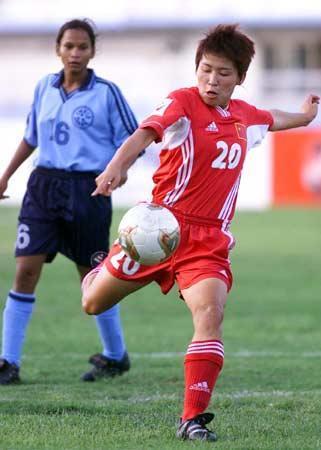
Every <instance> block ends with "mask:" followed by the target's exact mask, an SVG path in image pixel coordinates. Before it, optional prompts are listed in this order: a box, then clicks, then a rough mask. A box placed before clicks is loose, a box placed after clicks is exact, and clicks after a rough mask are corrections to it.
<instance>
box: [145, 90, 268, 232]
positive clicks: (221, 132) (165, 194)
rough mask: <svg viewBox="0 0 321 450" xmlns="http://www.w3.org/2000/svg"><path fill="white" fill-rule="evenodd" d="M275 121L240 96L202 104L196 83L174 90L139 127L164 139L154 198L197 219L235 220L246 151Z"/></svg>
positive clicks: (226, 221)
mask: <svg viewBox="0 0 321 450" xmlns="http://www.w3.org/2000/svg"><path fill="white" fill-rule="evenodd" d="M272 124H273V118H272V115H271V114H270V113H269V112H268V111H264V110H260V109H257V108H255V107H254V106H252V105H249V104H248V103H246V102H244V101H242V100H231V101H230V103H229V105H228V107H227V108H226V109H223V108H221V107H212V106H209V105H206V104H205V103H204V102H203V100H202V98H201V97H200V95H199V92H198V89H197V88H196V87H192V88H185V89H179V90H177V91H174V92H172V93H171V94H170V95H169V97H168V98H166V99H165V100H164V102H163V103H162V104H161V105H160V106H159V107H158V108H156V110H155V111H154V112H153V113H152V115H151V116H150V117H148V118H147V119H145V120H144V121H143V122H142V124H141V125H140V128H152V129H153V130H155V131H156V133H157V135H158V140H157V141H158V142H159V141H162V150H161V152H160V165H159V167H158V169H157V170H156V172H155V173H154V175H153V181H154V183H155V187H154V189H153V192H152V194H153V201H154V202H156V203H159V204H164V206H167V207H169V208H172V209H174V210H175V211H177V212H180V213H182V214H183V215H187V216H194V217H195V219H198V220H199V221H200V222H205V223H209V221H210V222H212V223H215V222H217V221H219V222H222V223H223V224H225V225H228V224H229V223H230V221H231V220H232V218H233V215H234V211H235V204H236V199H237V194H238V189H239V184H240V179H241V172H242V168H243V164H244V160H245V156H246V153H247V151H248V150H249V149H250V148H252V147H254V146H255V145H258V144H259V143H260V142H261V141H262V139H263V138H264V136H265V135H266V133H267V131H268V129H269V127H270V126H271V125H272Z"/></svg>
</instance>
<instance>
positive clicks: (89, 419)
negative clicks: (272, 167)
mask: <svg viewBox="0 0 321 450" xmlns="http://www.w3.org/2000/svg"><path fill="white" fill-rule="evenodd" d="M16 215H17V210H16V209H11V208H5V207H3V206H1V207H0V236H1V237H0V255H1V256H0V273H1V276H0V296H1V305H3V304H4V301H5V297H6V294H7V291H8V289H9V288H10V285H11V281H12V275H13V271H14V258H13V257H12V249H13V242H14V239H15V221H16ZM118 220H119V215H115V218H114V224H115V225H116V224H117V223H118ZM232 231H233V233H234V235H235V237H236V239H237V241H238V245H237V247H236V249H235V250H234V251H233V253H232V261H233V269H234V276H235V281H234V288H233V290H232V292H231V294H230V297H229V301H228V306H227V309H226V318H225V331H224V344H225V355H226V358H225V366H224V370H223V372H222V375H221V378H220V379H219V381H218V384H217V388H216V393H215V395H214V398H213V400H212V404H211V407H210V408H209V411H213V412H215V414H216V419H215V422H214V425H215V429H216V431H217V433H218V435H219V441H218V442H217V443H214V444H210V443H209V444H206V443H205V444H204V443H203V444H202V443H190V442H180V441H177V440H176V438H175V430H176V421H177V418H178V416H179V414H180V410H181V402H182V389H183V377H182V373H183V372H182V366H183V364H182V362H183V356H182V355H183V353H184V352H185V349H186V347H187V344H188V342H189V339H190V337H191V325H190V318H189V314H188V312H187V309H186V307H185V306H184V303H183V302H182V301H180V300H178V298H177V293H176V291H175V290H173V291H172V292H171V293H170V294H169V295H167V296H162V295H161V294H160V292H159V290H158V288H157V286H150V287H148V288H146V289H144V290H142V291H140V292H138V293H136V294H135V295H133V296H132V297H131V298H129V299H127V300H125V301H124V302H123V304H122V317H123V323H124V327H125V334H126V339H127V345H128V350H129V353H130V356H131V359H132V369H131V371H130V372H129V373H128V374H126V375H124V376H123V377H119V378H117V379H112V380H110V381H103V382H99V383H92V384H90V383H89V384H86V383H83V382H81V381H80V380H79V378H80V375H81V373H82V372H83V371H84V370H85V369H87V367H88V366H87V363H86V360H87V358H88V356H89V355H90V354H91V353H94V352H96V351H100V346H99V342H98V338H97V335H96V330H95V326H94V323H93V319H92V318H90V317H87V316H85V314H83V313H82V312H81V309H80V293H79V286H78V282H77V281H78V280H77V275H76V271H75V269H74V267H73V266H72V264H71V263H70V262H69V261H67V260H66V259H64V258H63V257H58V258H57V259H56V260H55V262H54V263H53V264H51V265H48V266H46V268H45V270H44V272H43V277H42V279H41V283H40V284H39V287H38V290H37V307H36V312H35V315H34V317H33V319H32V323H31V326H30V328H29V332H28V336H27V341H26V345H25V353H24V358H23V366H22V373H21V375H22V379H23V383H21V384H20V385H18V386H13V387H12V386H10V387H4V386H0V449H1V450H9V449H10V450H12V449H16V450H24V449H33V450H35V449H39V450H45V449H55V450H63V449H77V450H91V449H128V450H135V449H142V450H149V449H160V450H163V449H166V450H167V449H181V448H186V449H187V448H209V447H212V446H213V447H215V448H216V449H220V450H237V449H244V450H251V449H253V450H259V449H269V450H276V449H277V450H287V449H297V450H305V449H313V450H316V449H321V432H320V422H321V375H320V373H321V320H320V319H321V283H320V278H321V277H320V273H321V210H301V211H295V210H286V211H285V210H282V211H281V210H280V211H270V212H264V213H244V212H242V213H239V214H238V216H237V219H236V220H235V224H234V226H233V229H232Z"/></svg>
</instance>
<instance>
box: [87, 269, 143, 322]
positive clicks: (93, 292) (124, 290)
mask: <svg viewBox="0 0 321 450" xmlns="http://www.w3.org/2000/svg"><path fill="white" fill-rule="evenodd" d="M92 278H93V279H92V280H91V279H90V278H89V279H88V283H85V285H84V286H83V296H82V306H83V309H84V311H85V312H86V313H87V314H100V313H102V312H103V311H106V310H107V309H110V308H111V307H112V306H114V305H116V304H117V303H118V302H119V301H120V300H122V299H123V298H124V297H126V296H127V295H129V294H131V293H132V292H135V291H137V290H138V289H140V288H142V287H143V286H146V285H147V284H148V283H137V282H134V281H124V280H120V279H118V278H116V277H114V276H113V275H111V273H109V272H108V270H107V269H106V267H105V266H103V267H102V269H101V270H100V272H99V273H98V274H97V276H94V275H93V277H92Z"/></svg>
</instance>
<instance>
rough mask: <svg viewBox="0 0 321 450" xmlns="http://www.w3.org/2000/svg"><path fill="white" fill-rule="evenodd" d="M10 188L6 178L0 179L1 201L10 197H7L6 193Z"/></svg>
mask: <svg viewBox="0 0 321 450" xmlns="http://www.w3.org/2000/svg"><path fill="white" fill-rule="evenodd" d="M7 187H8V181H7V180H6V179H4V178H0V200H4V199H5V198H9V195H5V194H4V193H5V191H6V190H7Z"/></svg>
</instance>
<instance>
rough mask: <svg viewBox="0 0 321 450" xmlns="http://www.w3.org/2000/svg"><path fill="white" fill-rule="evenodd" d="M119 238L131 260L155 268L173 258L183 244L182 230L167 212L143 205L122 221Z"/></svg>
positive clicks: (152, 205) (172, 215) (148, 204)
mask: <svg viewBox="0 0 321 450" xmlns="http://www.w3.org/2000/svg"><path fill="white" fill-rule="evenodd" d="M118 236H119V244H120V245H121V247H122V249H123V250H124V252H125V253H126V254H127V255H128V256H129V257H130V258H131V259H133V260H134V261H137V262H139V263H141V264H144V265H146V266H152V265H153V264H158V263H160V262H163V261H165V260H166V259H167V258H169V257H170V256H171V255H172V254H173V252H174V251H175V250H176V248H177V246H178V244H179V239H180V229H179V224H178V222H177V220H176V218H175V216H174V214H172V213H171V212H170V211H169V210H168V209H167V208H164V207H163V206H160V205H156V204H154V203H139V204H138V205H136V206H134V207H133V208H131V209H130V210H129V211H127V213H126V214H125V215H124V217H123V218H122V220H121V222H120V224H119V227H118Z"/></svg>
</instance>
